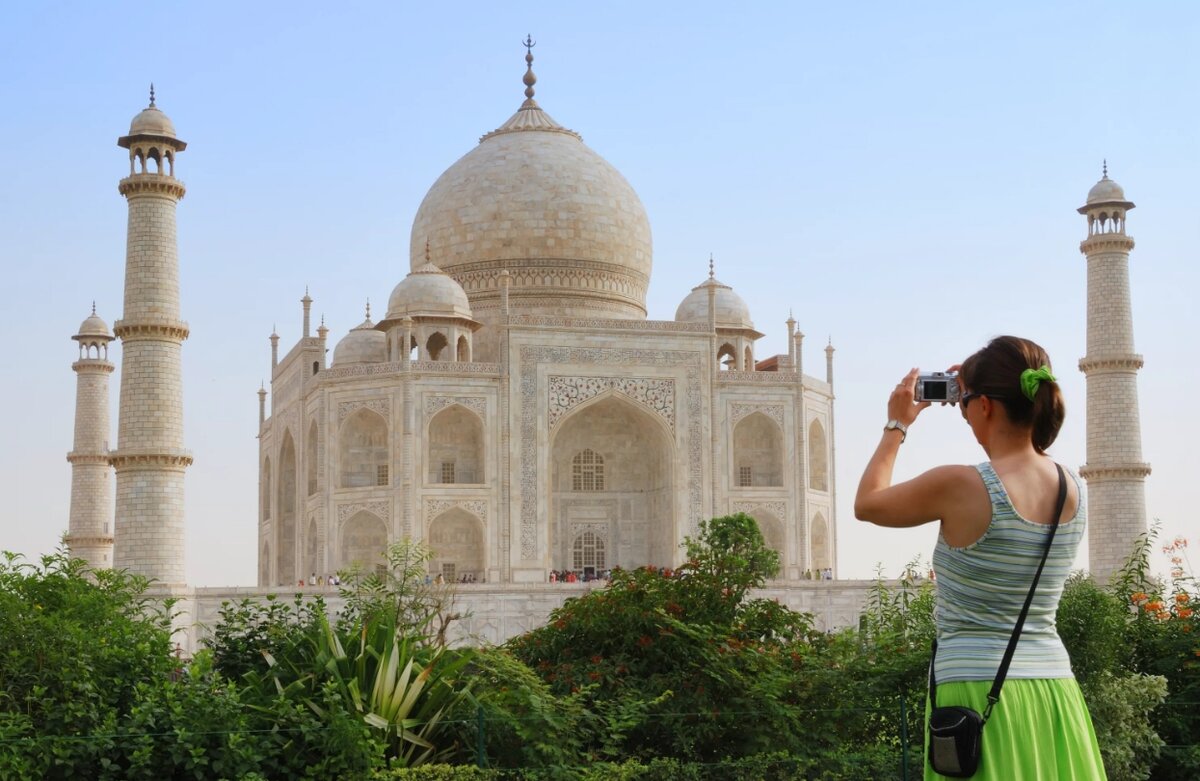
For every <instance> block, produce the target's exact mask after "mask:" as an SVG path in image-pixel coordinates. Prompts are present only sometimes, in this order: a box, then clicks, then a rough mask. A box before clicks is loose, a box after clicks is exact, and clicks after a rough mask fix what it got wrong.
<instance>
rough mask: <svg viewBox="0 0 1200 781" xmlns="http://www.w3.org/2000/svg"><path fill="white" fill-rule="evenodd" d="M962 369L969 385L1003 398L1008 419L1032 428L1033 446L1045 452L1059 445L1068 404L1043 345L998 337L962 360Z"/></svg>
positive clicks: (984, 393) (981, 392) (974, 388)
mask: <svg viewBox="0 0 1200 781" xmlns="http://www.w3.org/2000/svg"><path fill="white" fill-rule="evenodd" d="M961 373H962V378H963V382H964V383H965V384H966V387H967V388H968V389H969V390H972V391H974V392H975V393H980V394H983V395H985V396H989V397H991V398H993V399H995V400H996V401H999V402H1000V403H1001V404H1003V405H1004V411H1005V412H1006V413H1008V419H1009V421H1011V422H1012V423H1013V424H1015V425H1018V426H1027V427H1029V429H1030V440H1031V441H1032V443H1033V449H1034V450H1036V451H1037V452H1038V453H1042V454H1044V453H1045V452H1046V449H1047V448H1049V447H1050V446H1051V445H1052V444H1054V440H1055V439H1057V438H1058V432H1059V429H1061V428H1062V424H1063V420H1064V419H1065V418H1066V414H1067V408H1066V404H1065V403H1064V402H1063V396H1062V389H1061V388H1059V387H1058V382H1057V381H1056V380H1055V378H1054V375H1053V374H1051V372H1050V356H1049V355H1047V354H1046V351H1045V350H1043V349H1042V348H1041V347H1040V346H1038V345H1037V344H1036V343H1034V342H1031V341H1030V340H1028V339H1022V338H1020V337H1017V336H997V337H996V338H995V339H993V340H992V341H990V342H988V344H987V346H986V347H984V348H983V349H982V350H979V351H978V352H976V353H975V354H974V355H972V356H971V357H970V358H967V360H965V361H963V365H962V369H961Z"/></svg>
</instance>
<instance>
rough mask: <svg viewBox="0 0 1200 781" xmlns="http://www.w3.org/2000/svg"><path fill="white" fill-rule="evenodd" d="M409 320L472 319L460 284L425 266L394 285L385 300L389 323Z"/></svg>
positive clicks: (431, 265) (465, 294)
mask: <svg viewBox="0 0 1200 781" xmlns="http://www.w3.org/2000/svg"><path fill="white" fill-rule="evenodd" d="M405 315H409V316H410V317H461V318H464V319H467V320H470V319H471V304H470V303H469V302H468V301H467V293H466V291H465V290H463V289H462V285H460V284H458V283H457V282H455V281H454V279H453V278H452V277H451V276H450V275H449V274H447V273H446V272H444V271H442V270H441V269H440V268H438V267H437V266H435V265H433V264H432V263H426V264H425V265H423V266H421V267H420V268H418V269H417V270H416V271H413V272H412V273H410V274H409V275H408V276H407V277H405V278H404V279H403V280H401V281H400V284H399V285H396V288H395V290H393V291H392V295H391V298H389V299H388V312H387V318H386V319H388V320H398V319H400V318H402V317H404V316H405Z"/></svg>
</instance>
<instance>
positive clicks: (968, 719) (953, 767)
mask: <svg viewBox="0 0 1200 781" xmlns="http://www.w3.org/2000/svg"><path fill="white" fill-rule="evenodd" d="M1055 466H1056V467H1057V468H1058V508H1057V509H1056V510H1055V512H1054V522H1053V523H1052V524H1051V526H1050V533H1049V534H1047V535H1046V549H1045V550H1043V551H1042V560H1041V562H1040V563H1039V564H1038V568H1037V572H1036V573H1035V574H1034V576H1033V585H1032V586H1030V587H1029V594H1028V595H1027V596H1026V597H1025V605H1024V607H1022V608H1021V614H1020V615H1019V616H1018V617H1017V625H1016V626H1014V627H1013V632H1012V637H1010V638H1009V639H1008V648H1006V649H1005V650H1004V658H1003V659H1001V660H1000V669H999V670H997V671H996V680H995V681H993V682H992V690H991V691H990V692H988V696H987V703H988V704H987V708H986V709H984V711H983V714H982V715H980V714H979V712H978V711H974V710H972V709H970V708H965V707H961V706H958V705H950V706H944V707H941V708H939V707H938V704H937V680H936V679H935V678H934V674H933V667H934V661H935V660H936V659H937V639H936V638H935V639H934V641H933V658H932V659H930V660H929V766H930V767H932V768H933V769H934V770H935V771H936V772H938V773H941V774H942V775H944V776H949V777H951V778H970V777H971V776H973V775H975V771H976V770H978V769H979V757H980V753H981V750H982V746H983V725H984V724H986V723H987V720H988V718H989V717H990V716H991V715H992V708H994V707H996V703H997V702H999V701H1000V687H1001V686H1003V685H1004V677H1005V676H1006V675H1008V666H1009V664H1011V663H1012V658H1013V652H1014V651H1016V650H1017V641H1018V640H1019V639H1020V637H1021V627H1023V626H1024V625H1025V617H1026V616H1027V615H1028V614H1029V606H1030V604H1032V602H1033V592H1035V591H1036V590H1037V584H1038V580H1040V579H1041V577H1042V569H1043V568H1044V567H1045V566H1046V557H1047V556H1049V555H1050V545H1051V544H1053V542H1054V532H1055V531H1057V530H1058V522H1059V521H1060V520H1061V519H1062V512H1063V505H1065V504H1066V502H1067V477H1066V475H1065V474H1063V468H1062V467H1061V466H1059V465H1058V464H1055Z"/></svg>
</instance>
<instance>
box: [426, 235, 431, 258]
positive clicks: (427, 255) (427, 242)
mask: <svg viewBox="0 0 1200 781" xmlns="http://www.w3.org/2000/svg"><path fill="white" fill-rule="evenodd" d="M425 262H426V263H429V262H430V260H429V237H428V236H426V237H425Z"/></svg>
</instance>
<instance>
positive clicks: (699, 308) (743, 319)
mask: <svg viewBox="0 0 1200 781" xmlns="http://www.w3.org/2000/svg"><path fill="white" fill-rule="evenodd" d="M710 287H713V288H716V290H717V295H716V299H715V300H714V302H713V303H714V304H715V305H716V307H717V327H718V328H749V329H753V328H754V322H753V321H752V320H751V319H750V307H748V306H746V302H745V301H743V300H742V297H741V296H739V295H738V294H737V293H735V292H733V288H731V287H730V286H729V285H726V284H723V283H721V282H719V281H718V280H716V279H714V278H712V277H709V278H708V279H706V280H704V282H702V283H701V284H699V285H696V287H694V288H692V292H691V293H688V295H687V298H685V299H683V302H682V303H681V304H680V305H679V308H678V309H676V310H675V320H676V322H680V323H707V322H708V289H709V288H710Z"/></svg>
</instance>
